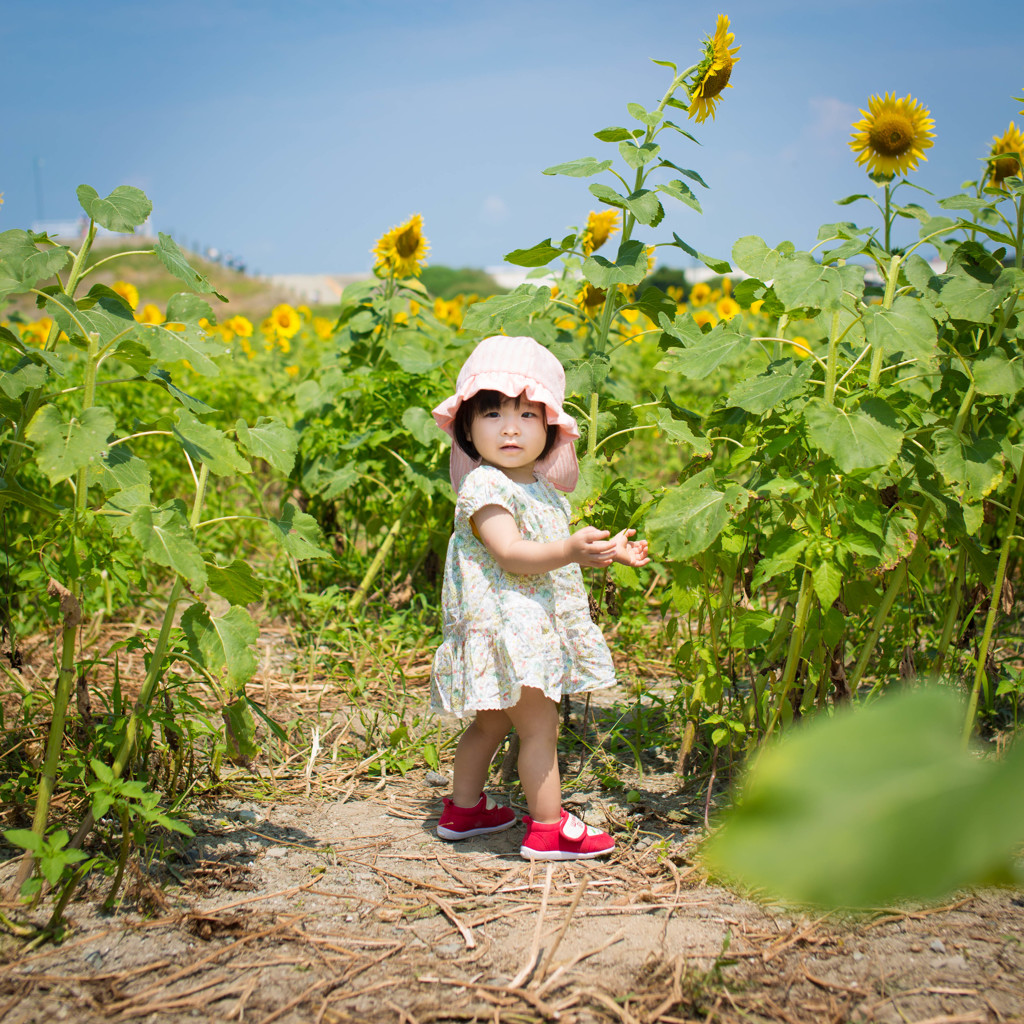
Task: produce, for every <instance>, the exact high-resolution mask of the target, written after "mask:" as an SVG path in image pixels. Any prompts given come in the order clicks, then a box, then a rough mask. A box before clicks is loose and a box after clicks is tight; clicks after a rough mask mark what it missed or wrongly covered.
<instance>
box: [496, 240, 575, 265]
mask: <svg viewBox="0 0 1024 1024" xmlns="http://www.w3.org/2000/svg"><path fill="white" fill-rule="evenodd" d="M565 251H566V250H565V249H562V248H559V247H558V246H557V245H552V244H551V239H550V238H545V239H544V241H543V242H538V243H537V244H536V245H532V246H530V248H529V249H513V250H512V251H511V252H507V253H505V262H506V263H511V264H513V265H514V266H516V267H546V266H547V265H548V264H549V263H550V262H551V261H552V260H553V259H554V258H555V257H556V256H561V254H562V253H563V252H565Z"/></svg>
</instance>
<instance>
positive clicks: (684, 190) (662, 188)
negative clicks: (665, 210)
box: [658, 178, 704, 213]
mask: <svg viewBox="0 0 1024 1024" xmlns="http://www.w3.org/2000/svg"><path fill="white" fill-rule="evenodd" d="M658 191H659V192H664V193H665V195H667V196H671V197H672V198H673V199H678V200H679V202H681V203H685V204H686V205H687V206H689V207H690V208H691V209H694V210H696V211H697V212H698V213H703V212H704V211H703V210H702V209H701V205H700V201H699V200H698V199H697V196H696V195H694V192H693V189H692V188H690V186H689V185H687V184H686V182H685V181H680V180H679V179H678V178H674V179H673V180H672V181H667V182H665V183H664V184H662V185H659V186H658Z"/></svg>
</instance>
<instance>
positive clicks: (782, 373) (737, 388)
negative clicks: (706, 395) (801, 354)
mask: <svg viewBox="0 0 1024 1024" xmlns="http://www.w3.org/2000/svg"><path fill="white" fill-rule="evenodd" d="M814 367H815V363H814V362H813V360H811V359H802V360H800V362H799V363H797V362H795V361H794V360H792V359H782V360H780V361H779V362H777V363H772V364H770V365H769V367H768V369H767V370H766V371H765V372H764V373H762V374H759V375H758V376H756V377H748V378H747V379H746V380H742V381H740V382H739V383H738V384H734V385H733V386H732V388H731V389H730V391H729V397H728V403H729V405H730V406H735V407H737V408H739V409H744V410H746V411H747V412H750V413H753V414H754V415H755V416H762V415H764V413H766V412H768V410H769V409H774V408H775V406H776V405H778V404H779V403H780V402H788V401H789V399H791V398H796V396H797V395H801V394H803V393H804V391H806V389H807V381H808V380H809V379H810V377H811V374H812V373H813V372H814Z"/></svg>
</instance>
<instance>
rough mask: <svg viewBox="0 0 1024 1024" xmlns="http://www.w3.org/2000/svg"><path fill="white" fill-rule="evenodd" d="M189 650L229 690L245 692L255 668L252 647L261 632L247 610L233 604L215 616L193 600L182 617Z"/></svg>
mask: <svg viewBox="0 0 1024 1024" xmlns="http://www.w3.org/2000/svg"><path fill="white" fill-rule="evenodd" d="M181 628H182V631H183V632H184V634H185V637H186V638H187V640H188V649H189V653H190V654H191V655H192V657H193V658H195V659H196V661H198V662H199V664H201V665H202V666H203V668H205V669H206V671H207V672H209V673H210V675H211V676H212V677H213V679H214V680H215V681H216V682H218V683H221V684H223V685H225V686H226V687H227V688H228V690H229V691H230V692H232V693H237V692H240V691H244V689H245V684H246V683H247V682H248V681H249V680H250V679H251V678H252V677H253V673H255V671H256V655H255V652H254V650H253V648H254V646H255V644H256V641H257V639H259V635H260V631H259V628H258V627H257V625H256V623H255V622H253V621H252V618H251V617H250V615H249V613H248V612H247V611H246V610H245V609H244V608H241V607H239V606H238V605H233V606H232V607H231V608H230V609H228V611H227V613H226V614H225V615H222V616H220V617H219V618H214V617H213V616H211V615H210V612H209V610H208V609H207V607H206V605H205V604H203V603H202V602H196V603H195V604H193V605H190V606H189V607H188V609H187V610H186V611H185V614H184V615H182V617H181Z"/></svg>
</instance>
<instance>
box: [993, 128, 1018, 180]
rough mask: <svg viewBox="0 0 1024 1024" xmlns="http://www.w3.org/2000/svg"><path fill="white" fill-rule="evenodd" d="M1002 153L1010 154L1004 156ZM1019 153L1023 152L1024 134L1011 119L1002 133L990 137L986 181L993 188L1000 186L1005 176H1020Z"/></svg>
mask: <svg viewBox="0 0 1024 1024" xmlns="http://www.w3.org/2000/svg"><path fill="white" fill-rule="evenodd" d="M1003 154H1012V155H1010V156H1004V155H1003ZM1021 154H1024V134H1022V133H1021V131H1020V130H1019V129H1018V128H1017V126H1016V125H1015V124H1014V123H1013V122H1012V121H1011V122H1010V127H1009V128H1007V129H1006V131H1005V132H1003V134H1002V135H994V136H993V137H992V149H991V151H990V152H989V170H988V179H989V180H988V183H989V184H990V185H993V186H994V187H995V188H1002V187H1003V181H1004V180H1005V179H1006V178H1013V177H1017V178H1019V177H1020V176H1021V165H1020V159H1021ZM995 157H1001V159H998V160H997V159H994V158H995Z"/></svg>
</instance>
